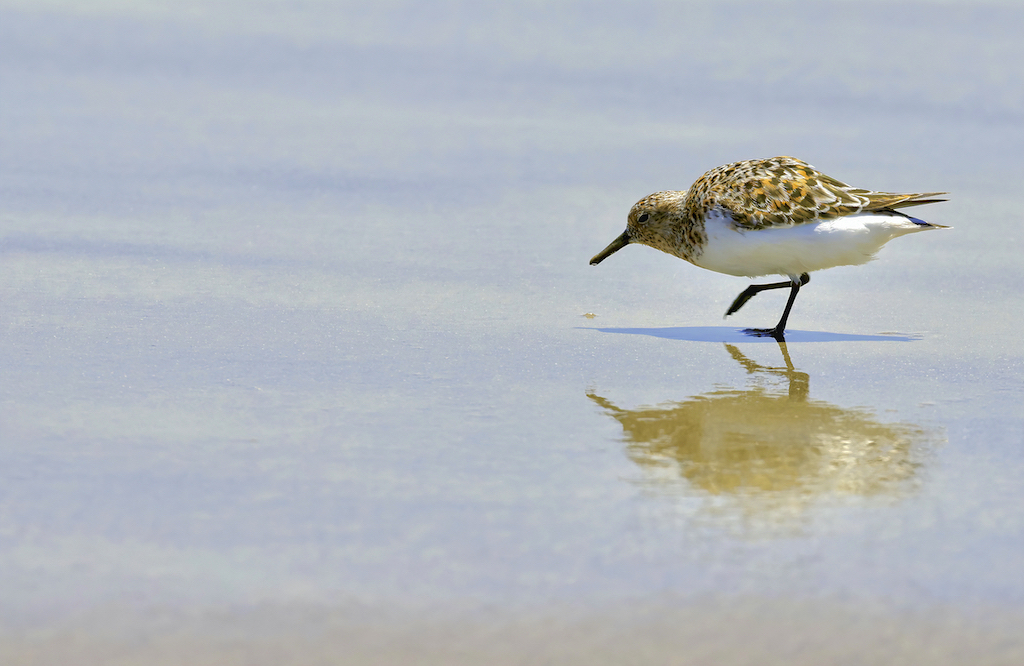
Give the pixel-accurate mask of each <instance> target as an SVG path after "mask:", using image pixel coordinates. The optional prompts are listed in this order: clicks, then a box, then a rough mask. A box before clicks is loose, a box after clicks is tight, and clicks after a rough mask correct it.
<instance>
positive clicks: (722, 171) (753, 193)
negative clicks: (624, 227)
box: [688, 157, 944, 229]
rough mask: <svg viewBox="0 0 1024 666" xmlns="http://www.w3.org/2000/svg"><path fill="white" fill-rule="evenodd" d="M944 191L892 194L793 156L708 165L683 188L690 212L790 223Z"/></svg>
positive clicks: (912, 202) (746, 224)
mask: <svg viewBox="0 0 1024 666" xmlns="http://www.w3.org/2000/svg"><path fill="white" fill-rule="evenodd" d="M941 194H944V193H943V192H927V193H919V194H896V193H892V192H872V191H870V190H864V189H860V188H855V187H850V186H849V185H847V184H846V183H843V182H841V181H838V180H836V179H835V178H832V177H831V176H827V175H825V174H823V173H821V172H820V171H818V170H817V169H815V168H814V167H812V166H811V165H809V164H807V163H806V162H803V161H801V160H798V159H796V158H793V157H773V158H770V159H764V160H748V161H745V162H735V163H733V164H726V165H725V166H721V167H718V168H717V169H712V170H711V171H708V172H707V173H706V174H704V175H703V176H701V177H700V178H699V179H697V182H695V183H694V184H693V186H691V187H690V189H689V192H688V199H689V201H688V205H689V208H690V210H691V211H693V213H694V214H696V215H700V216H701V217H703V216H706V215H707V214H708V213H709V212H711V211H712V210H714V209H720V210H724V211H728V213H729V214H730V216H731V217H732V219H733V221H734V222H735V223H736V225H737V226H740V227H743V228H746V229H764V228H767V227H776V226H786V227H789V226H795V225H798V224H804V223H807V222H813V221H815V220H821V219H830V218H836V217H842V216H844V215H852V214H854V213H861V212H882V211H885V210H893V209H896V208H903V207H906V206H917V205H921V204H926V203H934V202H936V201H943V199H933V198H930V197H935V196H938V195H941Z"/></svg>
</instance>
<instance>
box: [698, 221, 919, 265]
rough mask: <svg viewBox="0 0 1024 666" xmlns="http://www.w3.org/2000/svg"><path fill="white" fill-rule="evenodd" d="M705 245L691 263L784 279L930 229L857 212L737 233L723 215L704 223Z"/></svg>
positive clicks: (854, 260)
mask: <svg viewBox="0 0 1024 666" xmlns="http://www.w3.org/2000/svg"><path fill="white" fill-rule="evenodd" d="M704 225H705V232H706V233H707V237H708V240H707V244H706V245H705V246H704V251H703V253H701V255H700V256H699V257H697V258H696V260H694V261H693V263H694V264H695V265H697V266H700V267H701V268H706V269H708V270H712V271H716V272H718V273H725V274H727V275H737V276H746V277H756V276H759V275H775V274H780V275H789V276H797V275H800V274H801V273H809V272H810V271H818V270H821V269H823V268H832V267H833V266H855V265H858V264H863V263H865V262H867V261H870V260H871V259H872V258H873V257H874V255H875V253H876V252H878V250H879V249H880V248H881V247H882V246H883V245H885V244H886V243H887V242H888V241H889V240H891V239H893V238H896V237H897V236H902V235H904V234H910V233H914V232H915V231H923V230H925V229H934V228H936V227H931V226H927V225H920V224H915V223H914V222H911V221H910V220H908V219H907V218H906V217H903V216H901V215H886V214H876V213H861V214H858V215H848V216H846V217H840V218H837V219H833V220H822V221H820V222H811V223H808V224H801V225H797V226H794V227H770V228H766V229H758V230H747V231H745V230H741V229H739V228H737V227H736V225H735V224H734V223H733V221H732V218H731V217H730V216H729V215H728V214H727V213H724V214H723V213H718V212H714V211H713V212H712V213H711V214H709V216H708V217H707V218H706V219H705V221H704Z"/></svg>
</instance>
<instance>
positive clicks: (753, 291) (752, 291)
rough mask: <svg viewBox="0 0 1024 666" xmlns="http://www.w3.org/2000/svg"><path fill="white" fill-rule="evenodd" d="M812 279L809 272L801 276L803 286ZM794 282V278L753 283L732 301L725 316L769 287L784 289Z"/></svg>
mask: <svg viewBox="0 0 1024 666" xmlns="http://www.w3.org/2000/svg"><path fill="white" fill-rule="evenodd" d="M810 281H811V276H810V275H808V274H807V273H804V274H803V275H801V276H800V286H801V287H802V286H804V285H805V284H807V283H808V282H810ZM793 284H794V282H793V280H786V281H785V282H772V283H771V284H752V285H750V286H749V287H747V288H746V289H744V290H743V292H742V293H741V294H740V295H739V296H737V297H736V300H735V301H733V302H732V305H730V306H729V309H728V310H727V311H726V313H725V316H726V317H728V316H729V315H731V314H732V313H734V312H736V311H738V310H739V309H740V308H742V307H743V306H744V305H746V303H747V301H749V300H750V299H751V298H753V297H754V296H756V295H758V294H760V293H761V292H762V291H768V290H769V289H782V288H783V287H792V286H793Z"/></svg>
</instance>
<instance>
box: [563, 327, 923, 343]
mask: <svg viewBox="0 0 1024 666" xmlns="http://www.w3.org/2000/svg"><path fill="white" fill-rule="evenodd" d="M578 328H582V329H588V330H593V331H600V332H602V333H625V334H627V335H649V336H651V337H655V338H667V339H669V340H689V341H691V342H771V343H775V342H776V340H775V338H771V337H758V336H756V335H751V334H749V333H746V332H744V330H743V329H742V328H733V327H730V326H667V327H665V328H600V327H596V326H579V327H578ZM920 339H921V338H920V336H915V335H906V334H902V333H891V334H885V335H858V334H852V333H829V332H827V331H799V330H795V329H792V330H787V331H786V342H787V343H793V342H913V341H915V340H920Z"/></svg>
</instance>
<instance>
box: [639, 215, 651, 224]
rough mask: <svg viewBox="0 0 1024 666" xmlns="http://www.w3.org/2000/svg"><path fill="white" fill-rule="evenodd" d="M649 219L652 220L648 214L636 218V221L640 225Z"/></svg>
mask: <svg viewBox="0 0 1024 666" xmlns="http://www.w3.org/2000/svg"><path fill="white" fill-rule="evenodd" d="M649 219H651V216H650V215H649V214H647V213H644V214H643V215H641V216H640V217H638V218H636V221H637V222H639V223H640V224H643V223H644V222H646V221H647V220H649Z"/></svg>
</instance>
